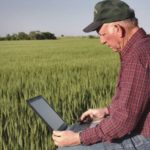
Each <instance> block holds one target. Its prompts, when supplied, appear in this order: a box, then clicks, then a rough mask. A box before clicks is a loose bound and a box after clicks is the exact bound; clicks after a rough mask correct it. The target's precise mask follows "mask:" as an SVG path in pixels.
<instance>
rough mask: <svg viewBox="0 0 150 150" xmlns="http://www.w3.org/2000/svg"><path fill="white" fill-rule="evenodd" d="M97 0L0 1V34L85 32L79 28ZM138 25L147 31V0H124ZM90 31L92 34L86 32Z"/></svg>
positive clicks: (149, 19) (89, 19)
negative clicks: (130, 8)
mask: <svg viewBox="0 0 150 150" xmlns="http://www.w3.org/2000/svg"><path fill="white" fill-rule="evenodd" d="M99 1H100V0H0V36H5V35H6V34H13V33H18V32H22V31H23V32H26V33H29V32H30V31H36V30H39V31H41V32H45V31H48V32H51V33H54V34H55V35H56V36H60V35H61V34H63V35H87V33H84V32H83V31H82V29H83V28H84V27H85V26H86V25H88V24H89V23H91V22H92V20H93V9H94V5H95V4H96V3H97V2H99ZM124 1H125V2H127V3H128V4H129V5H130V6H131V7H132V8H133V9H134V10H135V14H136V16H137V18H138V19H139V24H140V26H141V27H143V28H144V29H145V30H146V31H147V32H148V33H150V17H149V14H150V7H149V6H150V2H149V0H124ZM90 34H95V33H94V32H93V33H90Z"/></svg>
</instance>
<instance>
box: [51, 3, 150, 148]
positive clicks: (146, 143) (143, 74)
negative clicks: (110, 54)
mask: <svg viewBox="0 0 150 150" xmlns="http://www.w3.org/2000/svg"><path fill="white" fill-rule="evenodd" d="M84 31H85V32H91V31H97V33H98V35H99V38H100V42H101V43H102V44H105V45H107V46H108V47H110V48H111V49H112V50H113V51H115V52H118V54H119V55H120V72H119V75H118V80H117V84H116V89H115V94H114V96H113V98H112V102H111V103H110V105H109V106H107V107H106V108H98V109H89V110H87V111H86V112H84V113H83V114H82V115H81V118H80V119H81V121H83V120H85V119H86V118H87V117H89V118H90V119H92V120H95V119H99V120H101V122H100V123H99V124H97V125H96V126H94V127H92V128H86V129H85V130H82V131H80V132H74V131H71V130H67V131H54V132H53V136H52V137H53V140H54V143H55V144H56V145H57V146H58V147H59V148H58V149H60V150H87V149H88V150H129V149H130V150H150V36H148V35H147V34H146V33H145V31H144V30H143V29H142V28H140V27H139V26H138V21H137V19H136V17H135V13H134V10H132V9H131V8H130V7H129V6H128V5H127V4H126V3H125V2H123V1H120V0H104V1H101V2H99V3H97V4H96V5H95V9H94V21H93V22H92V23H91V24H90V25H88V26H87V27H86V28H85V29H84Z"/></svg>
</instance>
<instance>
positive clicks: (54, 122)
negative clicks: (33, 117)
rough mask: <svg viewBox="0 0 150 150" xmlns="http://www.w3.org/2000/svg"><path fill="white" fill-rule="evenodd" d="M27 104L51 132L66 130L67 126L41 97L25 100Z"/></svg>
mask: <svg viewBox="0 0 150 150" xmlns="http://www.w3.org/2000/svg"><path fill="white" fill-rule="evenodd" d="M27 103H28V104H29V106H31V108H32V109H33V110H34V111H35V112H36V113H37V114H38V115H39V116H40V117H41V119H42V120H43V121H44V122H45V123H46V124H47V125H48V127H49V128H50V129H51V130H59V131H62V130H66V129H67V127H68V125H67V124H66V123H65V122H64V121H63V120H62V118H61V117H60V116H59V115H58V114H57V113H56V112H55V111H54V109H53V108H52V107H51V106H50V105H49V104H48V102H47V101H46V100H45V99H44V98H43V97H42V96H36V97H33V98H31V99H29V100H27Z"/></svg>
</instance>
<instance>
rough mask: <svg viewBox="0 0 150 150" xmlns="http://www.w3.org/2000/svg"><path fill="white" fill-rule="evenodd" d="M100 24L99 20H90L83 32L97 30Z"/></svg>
mask: <svg viewBox="0 0 150 150" xmlns="http://www.w3.org/2000/svg"><path fill="white" fill-rule="evenodd" d="M101 26H102V23H101V22H92V23H91V24H89V25H88V26H87V27H85V28H84V29H83V31H84V32H92V31H95V30H97V29H98V28H99V27H101Z"/></svg>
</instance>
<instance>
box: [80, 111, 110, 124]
mask: <svg viewBox="0 0 150 150" xmlns="http://www.w3.org/2000/svg"><path fill="white" fill-rule="evenodd" d="M107 115H109V112H108V109H107V108H99V109H89V110H87V111H86V112H84V113H83V114H82V115H81V117H80V120H81V121H84V120H85V119H86V118H90V119H92V120H93V121H96V120H102V119H103V118H105V117H106V116H107Z"/></svg>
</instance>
